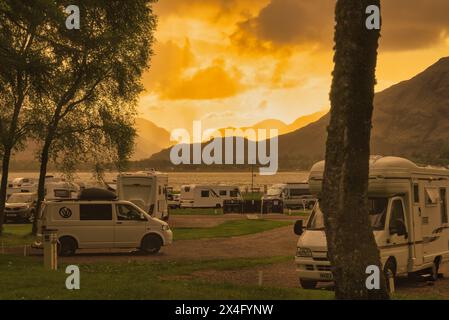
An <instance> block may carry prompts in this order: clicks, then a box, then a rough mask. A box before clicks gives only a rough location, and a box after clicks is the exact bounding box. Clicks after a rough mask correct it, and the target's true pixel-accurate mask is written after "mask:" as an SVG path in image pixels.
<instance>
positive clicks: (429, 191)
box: [425, 188, 440, 206]
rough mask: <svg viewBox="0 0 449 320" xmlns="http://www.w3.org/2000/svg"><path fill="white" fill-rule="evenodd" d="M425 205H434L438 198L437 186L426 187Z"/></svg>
mask: <svg viewBox="0 0 449 320" xmlns="http://www.w3.org/2000/svg"><path fill="white" fill-rule="evenodd" d="M425 190H426V206H436V205H437V204H438V200H439V198H440V196H439V194H438V189H437V188H426V189H425Z"/></svg>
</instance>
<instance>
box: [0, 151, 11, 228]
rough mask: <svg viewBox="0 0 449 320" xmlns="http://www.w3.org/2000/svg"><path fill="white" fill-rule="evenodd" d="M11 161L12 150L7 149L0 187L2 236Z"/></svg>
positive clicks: (4, 155) (3, 161) (0, 226)
mask: <svg viewBox="0 0 449 320" xmlns="http://www.w3.org/2000/svg"><path fill="white" fill-rule="evenodd" d="M10 159H11V148H5V152H4V154H3V160H2V181H1V185H0V236H1V235H2V234H3V223H4V222H5V203H6V192H7V188H8V174H9V161H10Z"/></svg>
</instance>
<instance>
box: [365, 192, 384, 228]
mask: <svg viewBox="0 0 449 320" xmlns="http://www.w3.org/2000/svg"><path fill="white" fill-rule="evenodd" d="M387 207H388V199H387V198H370V199H368V214H369V218H370V223H371V227H372V228H373V230H384V229H385V220H386V216H387Z"/></svg>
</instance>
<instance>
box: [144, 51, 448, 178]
mask: <svg viewBox="0 0 449 320" xmlns="http://www.w3.org/2000/svg"><path fill="white" fill-rule="evenodd" d="M329 119H330V115H329V114H326V115H324V116H323V117H321V118H320V119H319V120H317V121H315V122H312V123H310V124H308V125H306V126H304V127H302V128H299V129H297V130H295V131H293V132H290V133H286V134H283V135H281V136H280V137H279V163H280V169H285V170H287V169H288V170H291V169H308V168H310V165H312V164H313V162H315V161H318V160H322V159H323V158H324V152H325V143H326V137H327V132H326V128H327V125H328V124H329ZM371 153H372V154H376V155H394V156H403V157H407V158H410V159H412V160H414V161H417V162H419V163H427V164H438V165H447V164H449V57H446V58H442V59H440V60H439V61H438V62H437V63H435V64H434V65H432V66H430V67H429V68H428V69H426V70H425V71H423V72H422V73H420V74H418V75H416V76H415V77H413V78H412V79H410V80H407V81H403V82H400V83H398V84H396V85H394V86H392V87H390V88H388V89H386V90H384V91H382V92H379V93H377V94H376V95H375V99H374V114H373V130H372V138H371ZM151 159H152V160H153V161H157V163H158V164H159V165H163V164H164V163H165V165H167V166H170V165H169V162H168V161H169V160H168V159H169V149H166V150H163V151H162V152H160V153H158V154H155V155H153V157H152V158H151Z"/></svg>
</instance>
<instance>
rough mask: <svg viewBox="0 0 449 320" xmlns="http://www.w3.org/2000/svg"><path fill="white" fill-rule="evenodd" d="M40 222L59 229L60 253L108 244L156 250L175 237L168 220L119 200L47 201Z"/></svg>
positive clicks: (68, 253)
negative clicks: (165, 220)
mask: <svg viewBox="0 0 449 320" xmlns="http://www.w3.org/2000/svg"><path fill="white" fill-rule="evenodd" d="M104 192H108V191H105V190H104ZM113 196H114V197H115V195H113ZM38 226H39V229H38V230H44V229H56V230H57V232H58V251H59V254H60V255H66V256H67V255H73V254H74V253H75V251H76V250H77V249H105V248H139V249H141V250H142V251H144V252H146V253H149V254H155V253H157V252H159V250H160V248H161V246H165V245H168V244H170V243H171V242H172V239H173V235H172V232H171V230H170V228H169V226H168V224H167V223H166V222H164V221H161V220H159V219H156V218H153V217H151V216H150V215H149V214H147V213H146V212H145V211H143V210H142V209H140V208H139V207H137V206H136V205H134V204H133V203H131V202H128V201H120V200H117V201H115V200H67V201H49V202H45V203H44V205H43V208H42V210H41V215H40V217H39V220H38ZM39 236H40V237H41V236H42V235H39ZM37 243H38V244H40V242H39V241H37Z"/></svg>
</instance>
